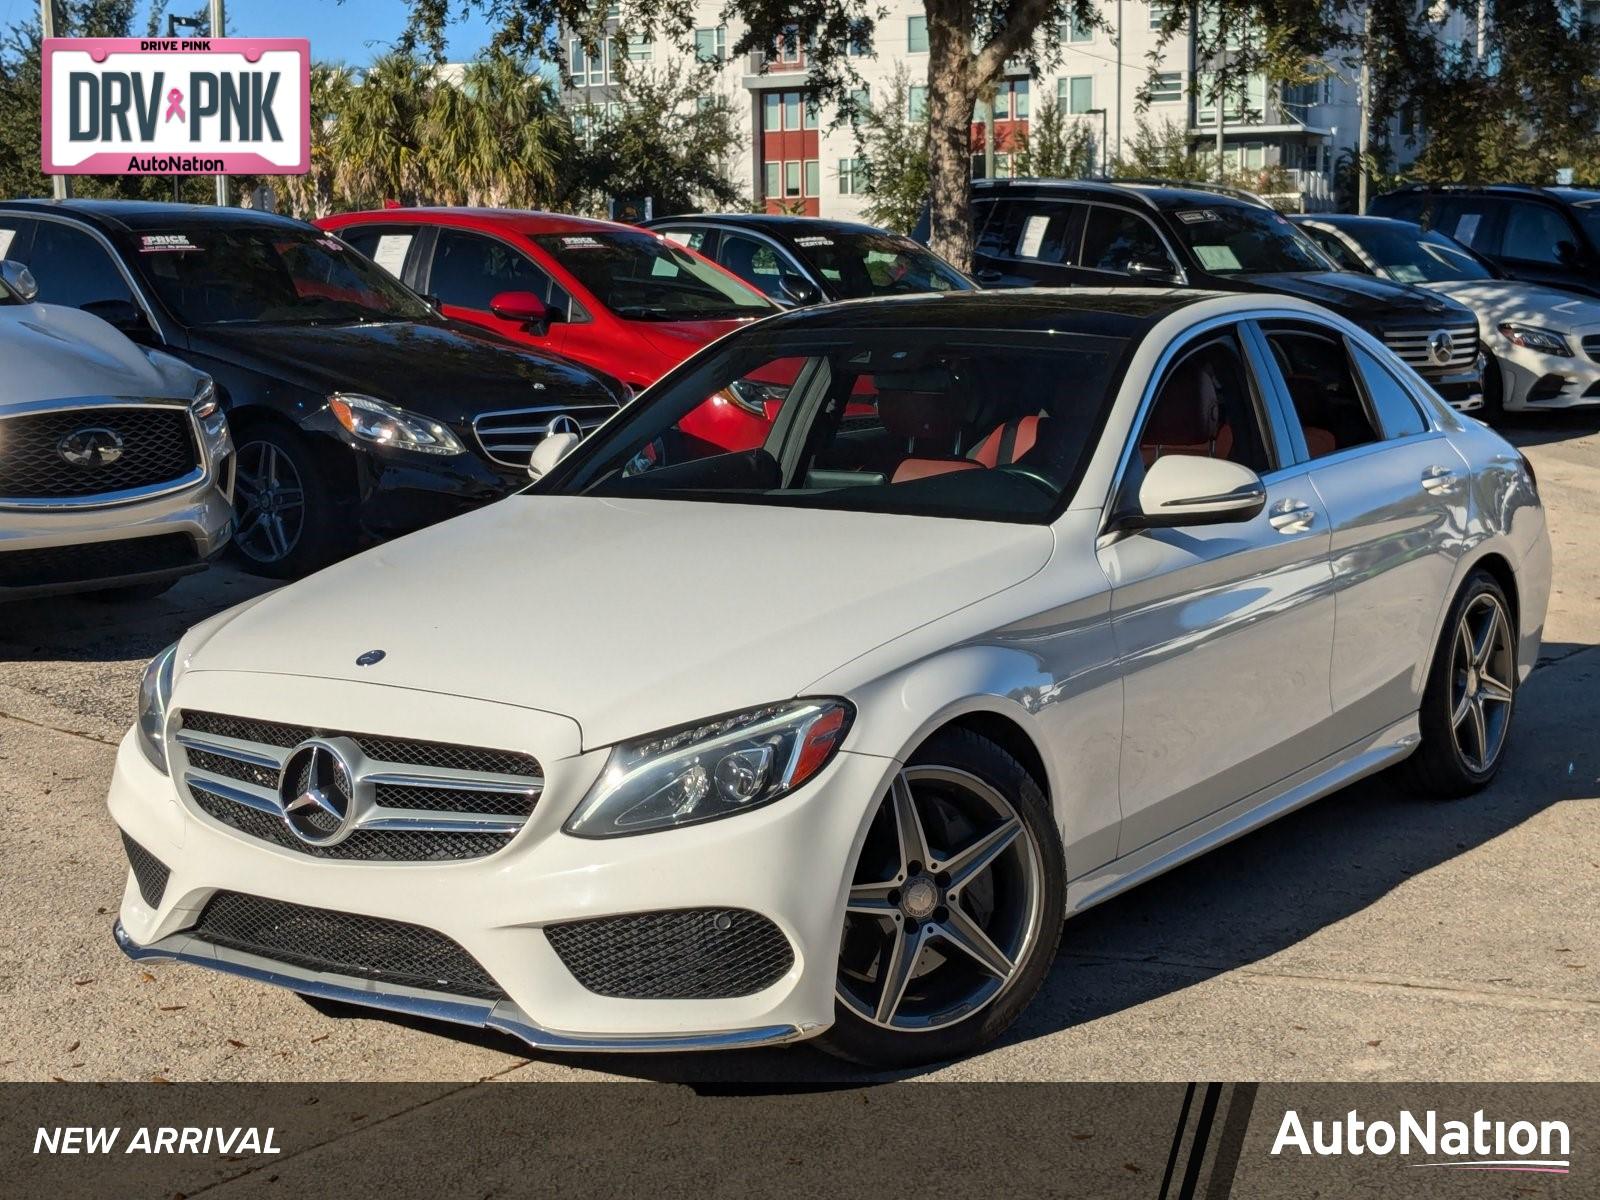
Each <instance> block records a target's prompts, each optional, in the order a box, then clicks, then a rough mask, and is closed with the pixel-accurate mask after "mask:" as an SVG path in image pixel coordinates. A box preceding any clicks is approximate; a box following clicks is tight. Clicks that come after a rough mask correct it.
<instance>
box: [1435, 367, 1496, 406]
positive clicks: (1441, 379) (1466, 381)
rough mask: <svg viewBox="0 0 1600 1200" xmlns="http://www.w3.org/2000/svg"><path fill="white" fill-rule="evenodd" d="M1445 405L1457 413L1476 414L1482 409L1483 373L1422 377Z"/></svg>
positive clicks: (1472, 372) (1473, 372)
mask: <svg viewBox="0 0 1600 1200" xmlns="http://www.w3.org/2000/svg"><path fill="white" fill-rule="evenodd" d="M1422 377H1423V378H1424V379H1426V380H1427V381H1428V384H1429V385H1430V386H1431V387H1432V388H1433V390H1434V391H1436V392H1438V393H1439V395H1440V397H1441V398H1442V399H1443V400H1444V401H1445V403H1446V404H1448V405H1450V407H1451V408H1453V409H1455V410H1456V411H1457V412H1468V413H1469V412H1476V411H1478V410H1479V409H1480V408H1482V407H1483V372H1482V371H1476V370H1475V371H1471V372H1463V373H1456V374H1450V375H1444V374H1439V375H1433V374H1428V373H1424V374H1423V376H1422Z"/></svg>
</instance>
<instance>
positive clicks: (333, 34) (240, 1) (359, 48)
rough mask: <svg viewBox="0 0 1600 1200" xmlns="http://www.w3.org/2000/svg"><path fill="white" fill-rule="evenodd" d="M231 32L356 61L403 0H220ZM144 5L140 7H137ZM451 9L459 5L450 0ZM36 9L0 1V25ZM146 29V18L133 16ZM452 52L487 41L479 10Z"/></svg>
mask: <svg viewBox="0 0 1600 1200" xmlns="http://www.w3.org/2000/svg"><path fill="white" fill-rule="evenodd" d="M203 2H204V0H171V3H169V4H168V6H167V8H168V11H171V12H179V13H189V12H193V11H195V10H197V9H198V8H199V7H200V6H201V4H202V3H203ZM224 2H225V5H226V8H227V13H228V26H229V30H230V32H232V33H233V34H235V35H236V36H239V37H306V38H310V39H311V57H312V59H313V60H314V61H318V62H321V61H324V60H328V61H333V60H342V61H344V62H347V63H350V64H352V65H356V66H360V65H362V64H365V63H367V62H370V61H371V60H372V59H373V57H374V56H375V55H378V54H381V53H383V51H384V50H386V49H387V48H388V46H389V45H390V43H392V42H393V41H394V39H395V38H396V37H398V36H399V35H400V31H401V29H403V28H404V27H405V23H406V18H407V16H408V15H409V14H410V11H411V6H410V4H409V3H407V0H343V2H342V3H338V2H336V0H224ZM141 7H142V6H141ZM451 7H452V9H455V8H458V7H459V5H458V4H452V5H451ZM38 11H39V0H0V27H3V28H9V27H10V26H11V25H13V24H15V23H17V22H19V21H24V20H26V19H27V18H28V17H30V16H32V15H34V14H36V13H37V12H38ZM134 32H135V33H143V32H144V17H143V16H142V15H141V16H140V17H138V18H137V19H136V20H135V28H134ZM450 34H451V37H450V57H451V58H453V59H459V58H470V57H472V56H473V55H474V54H476V53H477V52H478V51H479V50H481V49H483V47H484V46H486V45H487V44H488V41H489V38H490V36H491V35H492V34H493V29H492V28H491V27H490V26H489V24H488V23H487V22H485V21H484V19H483V17H482V15H481V14H474V15H473V17H472V19H471V20H469V21H466V22H457V23H454V24H452V25H451V26H450Z"/></svg>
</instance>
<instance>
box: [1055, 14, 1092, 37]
mask: <svg viewBox="0 0 1600 1200" xmlns="http://www.w3.org/2000/svg"><path fill="white" fill-rule="evenodd" d="M1061 40H1062V41H1064V42H1092V41H1094V26H1093V25H1080V24H1078V18H1077V17H1073V18H1072V19H1071V20H1069V21H1066V22H1064V23H1063V25H1062V28H1061Z"/></svg>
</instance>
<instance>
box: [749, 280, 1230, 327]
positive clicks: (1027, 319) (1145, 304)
mask: <svg viewBox="0 0 1600 1200" xmlns="http://www.w3.org/2000/svg"><path fill="white" fill-rule="evenodd" d="M1227 294H1229V293H1224V292H1209V291H1203V290H1201V289H1198V288H1108V289H1106V290H1104V291H1093V290H1089V289H1085V288H1071V289H1067V288H996V289H994V290H992V291H985V292H924V293H919V294H916V295H910V296H894V297H878V298H873V299H864V300H844V301H840V302H839V303H836V304H822V305H817V306H814V307H811V308H797V309H793V310H791V311H789V312H786V313H783V314H781V315H779V316H775V317H768V318H767V319H766V320H764V321H762V322H761V323H760V326H761V327H762V328H765V327H768V326H777V325H782V326H783V328H784V329H786V330H795V331H802V330H803V331H813V332H821V331H826V330H832V329H854V330H860V329H863V328H879V329H955V330H973V331H981V330H988V331H998V330H1010V331H1024V332H1037V333H1048V332H1052V331H1063V332H1073V333H1087V334H1097V335H1101V336H1106V337H1137V336H1139V335H1141V334H1143V333H1144V332H1145V330H1147V329H1149V328H1150V327H1151V326H1152V325H1154V324H1155V323H1156V322H1157V321H1160V320H1161V319H1162V318H1163V317H1166V316H1167V315H1168V314H1170V313H1174V312H1177V311H1178V310H1179V309H1182V308H1187V307H1188V306H1190V305H1191V304H1198V303H1199V302H1200V301H1202V300H1210V299H1214V298H1215V297H1218V296H1222V295H1227Z"/></svg>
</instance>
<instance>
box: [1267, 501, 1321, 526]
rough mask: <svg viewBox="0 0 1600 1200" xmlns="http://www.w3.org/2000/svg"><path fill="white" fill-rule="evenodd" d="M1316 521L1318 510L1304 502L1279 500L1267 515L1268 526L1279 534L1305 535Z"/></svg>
mask: <svg viewBox="0 0 1600 1200" xmlns="http://www.w3.org/2000/svg"><path fill="white" fill-rule="evenodd" d="M1316 521H1317V513H1316V510H1315V509H1314V508H1312V507H1311V506H1310V505H1309V504H1307V503H1306V502H1305V501H1304V500H1279V501H1278V502H1277V503H1276V504H1274V505H1273V506H1272V511H1271V512H1270V513H1268V514H1267V524H1269V525H1271V526H1272V527H1273V528H1274V529H1276V530H1277V531H1278V532H1279V533H1304V532H1305V531H1306V530H1308V529H1310V528H1311V527H1312V526H1313V525H1314V524H1316Z"/></svg>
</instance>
